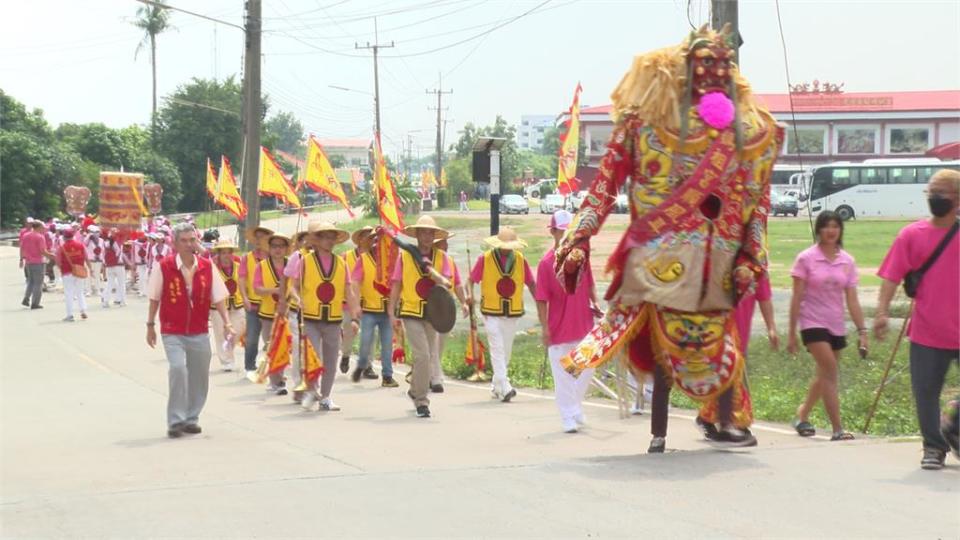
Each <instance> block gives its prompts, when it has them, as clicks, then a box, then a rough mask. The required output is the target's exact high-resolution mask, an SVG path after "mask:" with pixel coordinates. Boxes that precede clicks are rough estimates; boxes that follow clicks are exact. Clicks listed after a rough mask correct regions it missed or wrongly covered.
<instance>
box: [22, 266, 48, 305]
mask: <svg viewBox="0 0 960 540" xmlns="http://www.w3.org/2000/svg"><path fill="white" fill-rule="evenodd" d="M44 269H45V265H44V264H43V263H40V264H25V265H23V270H24V271H25V272H26V274H27V290H26V291H25V292H24V293H23V299H24V300H29V301H30V305H31V306H39V305H40V296H41V295H42V294H43V271H44Z"/></svg>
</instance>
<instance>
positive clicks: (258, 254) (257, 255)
mask: <svg viewBox="0 0 960 540" xmlns="http://www.w3.org/2000/svg"><path fill="white" fill-rule="evenodd" d="M253 258H254V259H255V260H256V261H257V262H260V261H262V260H263V259H265V258H267V252H265V251H260V250H259V249H256V250H254V251H253ZM241 260H243V261H244V262H243V264H241V265H240V269H239V270H238V272H239V276H240V279H241V280H244V279H246V277H247V263H246V260H247V256H246V255H244V256H243V257H242V259H241Z"/></svg>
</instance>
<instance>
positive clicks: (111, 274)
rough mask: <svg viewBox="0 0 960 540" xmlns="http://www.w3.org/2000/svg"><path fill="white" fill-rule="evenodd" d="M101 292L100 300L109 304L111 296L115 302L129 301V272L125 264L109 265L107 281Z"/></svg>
mask: <svg viewBox="0 0 960 540" xmlns="http://www.w3.org/2000/svg"><path fill="white" fill-rule="evenodd" d="M105 285H106V286H105V287H104V288H103V290H102V291H101V293H100V300H101V301H102V302H103V303H104V304H109V303H110V299H111V296H112V298H113V301H114V302H120V303H121V304H123V303H125V302H126V301H127V272H126V268H125V267H124V266H123V265H120V266H108V267H107V283H106V284H105Z"/></svg>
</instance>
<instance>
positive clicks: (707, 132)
mask: <svg viewBox="0 0 960 540" xmlns="http://www.w3.org/2000/svg"><path fill="white" fill-rule="evenodd" d="M731 39H736V38H735V37H734V36H732V35H731V34H730V32H729V28H728V27H724V29H723V30H721V31H720V32H716V31H714V30H710V29H707V28H706V26H704V27H703V28H701V29H699V30H698V31H695V32H691V34H690V35H689V37H688V38H687V39H686V40H684V42H683V43H681V44H680V45H677V46H673V47H667V48H665V49H659V50H656V51H652V52H650V53H647V54H643V55H641V56H638V57H636V58H635V59H634V62H633V65H632V66H631V67H630V70H629V71H628V72H627V74H626V75H625V76H624V77H623V79H622V80H621V81H620V84H619V86H617V88H616V90H614V92H613V94H612V96H611V97H612V100H613V110H612V115H613V119H614V122H615V126H614V130H613V134H612V135H611V137H610V141H609V143H608V144H607V150H606V154H605V155H604V157H603V160H602V161H601V163H600V171H599V173H598V175H597V177H596V179H595V181H594V183H593V185H592V186H591V188H590V190H589V195H588V196H587V197H586V198H585V200H584V202H583V205H582V206H581V208H580V211H579V212H578V214H577V218H576V220H575V222H574V224H573V225H572V226H571V227H570V228H569V229H568V232H567V234H566V236H565V237H564V239H563V242H562V243H561V246H560V248H559V249H558V251H557V257H556V259H557V260H556V271H557V277H558V278H559V279H560V282H561V283H563V284H564V286H565V287H566V288H567V289H568V290H571V291H572V290H574V289H575V288H576V286H577V284H578V280H579V279H580V276H581V274H582V272H581V269H582V268H583V266H584V265H585V264H589V260H590V238H591V237H592V236H594V235H596V234H598V233H599V232H600V228H601V226H602V225H603V223H604V221H605V220H606V217H607V215H608V214H610V212H611V211H612V210H613V208H614V206H615V203H616V198H617V195H618V194H619V193H620V191H621V189H625V192H626V194H627V196H628V198H629V201H630V225H629V227H628V228H627V230H626V232H625V233H624V234H623V237H622V238H621V239H620V242H619V244H618V245H617V247H616V249H615V251H614V252H613V254H612V255H611V256H610V260H609V261H608V264H607V270H608V272H610V273H612V276H613V281H612V283H611V285H610V289H609V290H608V291H607V295H606V299H607V300H608V301H609V309H608V311H607V313H606V315H605V316H604V318H603V319H602V320H601V321H600V322H599V323H598V324H597V326H596V327H594V329H593V330H592V331H591V332H590V334H589V335H587V337H586V338H584V340H583V342H582V343H581V344H580V346H579V347H578V348H576V349H574V350H573V351H572V352H571V353H570V354H569V355H568V356H567V357H566V358H564V359H563V365H564V368H565V369H566V370H567V371H568V372H570V373H571V374H574V375H579V373H580V372H582V371H583V370H585V369H586V368H590V367H597V366H599V365H600V364H603V363H604V362H606V361H608V360H610V359H612V358H614V357H618V358H621V359H622V360H623V361H624V362H626V363H627V365H628V366H629V367H630V369H631V370H633V371H634V372H635V373H638V374H647V373H652V374H653V376H654V382H655V384H654V399H653V407H652V409H653V410H652V413H653V417H652V421H651V423H652V432H653V440H652V442H651V444H650V448H649V451H650V452H662V451H663V450H664V448H665V444H666V440H665V438H666V431H667V404H668V398H669V391H670V388H671V387H672V386H673V384H676V385H677V386H678V387H679V388H680V390H682V391H683V392H684V393H685V394H686V395H688V396H690V397H691V398H693V399H695V400H696V401H698V402H699V403H700V404H701V410H700V419H699V420H700V422H698V423H702V425H709V427H710V431H711V432H712V437H711V438H713V439H714V440H718V441H719V442H723V443H728V444H733V445H739V446H749V445H754V444H756V439H755V438H753V436H752V435H751V434H750V432H749V426H750V424H751V423H752V421H753V418H752V416H753V415H752V409H751V407H750V396H749V393H748V391H747V388H746V385H745V383H744V359H743V357H742V355H741V353H740V352H739V351H740V348H739V347H738V343H739V340H740V339H749V336H742V337H741V336H738V335H737V329H736V324H735V321H734V318H733V315H732V309H733V307H734V306H735V305H736V303H737V301H738V300H739V299H740V297H742V296H744V295H745V294H747V293H748V292H750V290H751V288H752V287H754V286H755V283H756V280H757V278H759V277H760V276H761V275H762V274H763V273H764V272H766V266H767V256H766V228H767V214H768V212H769V207H770V195H769V180H770V174H771V171H772V169H773V164H774V161H775V160H776V157H777V154H778V152H779V149H780V148H781V146H782V143H783V133H784V132H783V127H782V126H781V125H778V124H777V123H776V121H775V120H774V119H773V117H772V116H771V115H770V113H769V112H767V111H766V110H765V109H763V108H762V107H761V106H760V105H758V104H757V103H756V102H755V101H754V98H753V96H752V95H751V93H750V87H749V86H748V84H747V82H746V80H744V79H743V78H742V77H741V76H740V72H739V70H738V68H737V66H736V64H735V63H734V54H735V53H734V50H733V48H732V47H731V43H730V40H731ZM717 423H718V424H719V425H720V430H719V431H717V430H716V428H715V426H714V425H713V424H717Z"/></svg>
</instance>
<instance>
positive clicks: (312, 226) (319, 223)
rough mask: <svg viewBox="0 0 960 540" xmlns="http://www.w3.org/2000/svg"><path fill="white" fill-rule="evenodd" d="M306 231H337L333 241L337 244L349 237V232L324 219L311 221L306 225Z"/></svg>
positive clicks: (312, 232) (315, 232) (318, 232)
mask: <svg viewBox="0 0 960 540" xmlns="http://www.w3.org/2000/svg"><path fill="white" fill-rule="evenodd" d="M307 232H309V233H310V234H320V233H324V232H335V233H337V239H336V240H335V241H334V242H335V243H337V244H342V243H344V242H346V241H347V240H348V239H349V238H350V233H348V232H347V231H345V230H343V229H340V228H338V227H337V226H336V225H334V224H333V223H330V222H329V221H324V220H316V221H311V222H310V223H309V224H308V225H307Z"/></svg>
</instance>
